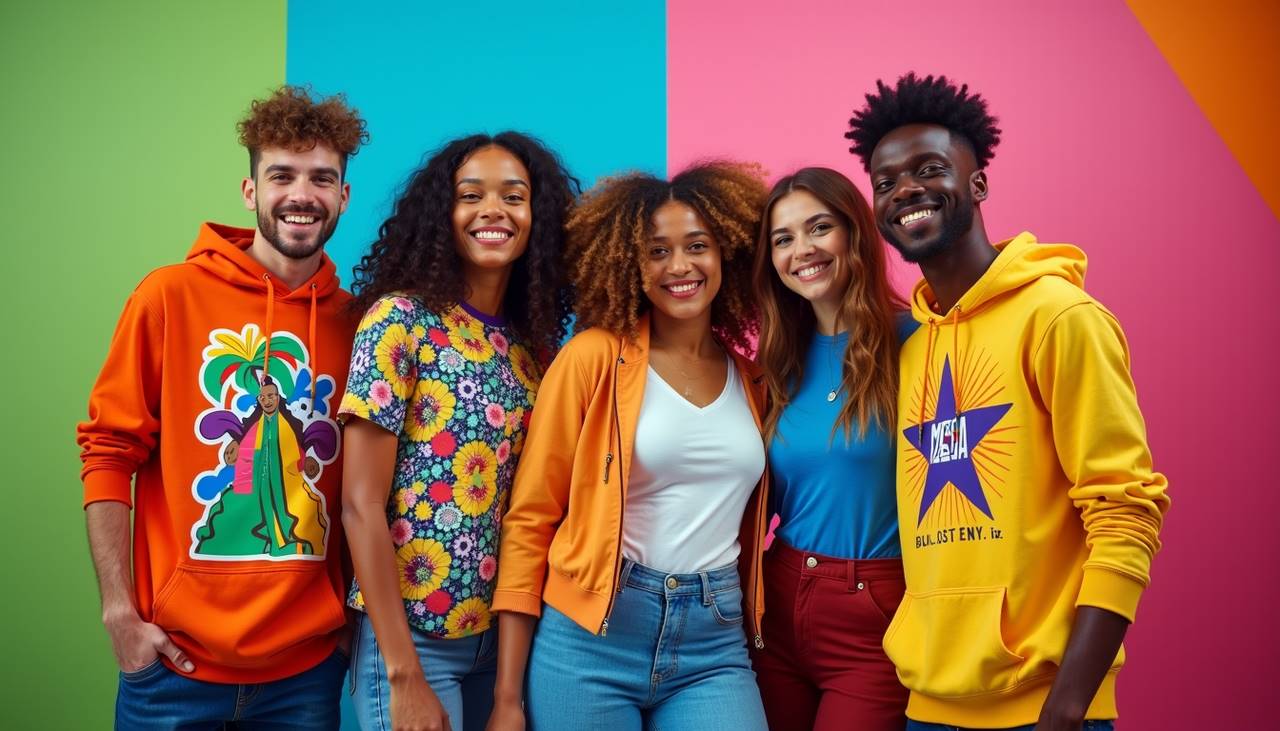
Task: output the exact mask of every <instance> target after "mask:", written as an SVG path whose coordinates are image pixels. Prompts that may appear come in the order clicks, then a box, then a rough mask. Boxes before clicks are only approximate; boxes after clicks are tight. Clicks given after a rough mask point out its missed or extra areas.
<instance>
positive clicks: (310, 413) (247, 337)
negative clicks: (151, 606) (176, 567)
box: [191, 325, 338, 560]
mask: <svg viewBox="0 0 1280 731" xmlns="http://www.w3.org/2000/svg"><path fill="white" fill-rule="evenodd" d="M228 333H229V331H225V330H224V331H218V332H215V333H214V334H213V336H212V339H213V341H214V345H211V346H210V347H209V348H206V350H205V365H204V367H203V368H202V378H201V382H202V385H203V386H205V389H204V390H205V394H206V396H214V394H217V396H216V399H217V401H216V403H218V404H219V406H221V404H222V403H223V399H224V398H228V397H230V398H229V400H230V401H231V408H230V409H226V408H214V409H210V410H208V411H205V412H204V413H203V414H201V415H200V418H199V419H198V420H197V423H196V433H197V436H199V438H200V440H201V441H203V442H204V443H206V444H220V445H222V451H221V458H222V460H221V461H222V463H223V464H222V465H220V466H219V467H217V468H215V469H214V470H213V471H212V472H206V473H202V474H201V475H199V476H197V478H196V480H195V482H194V483H193V485H192V490H193V493H194V494H195V496H196V498H197V499H198V500H200V501H201V502H204V503H206V504H207V505H208V508H207V509H206V511H205V514H204V517H203V518H202V519H201V520H200V521H199V522H198V523H197V524H196V525H195V526H194V527H193V529H192V547H191V554H192V556H193V557H198V558H205V559H208V558H223V559H227V560H245V559H252V558H259V559H261V558H269V559H276V560H280V559H286V558H304V557H305V558H312V559H315V558H322V557H323V556H324V551H325V546H326V544H327V538H328V533H329V517H328V513H327V511H326V509H325V508H326V506H325V499H324V496H323V494H321V493H320V491H319V490H317V489H316V488H315V486H314V483H315V480H316V479H317V478H318V477H319V476H320V473H321V471H322V469H323V464H325V463H328V462H331V461H333V459H334V457H336V456H337V453H338V429H337V426H336V425H335V424H334V423H333V422H332V421H330V420H329V419H327V418H324V414H325V413H326V412H327V411H328V404H327V403H325V401H324V399H322V398H321V394H323V395H324V396H328V395H331V394H332V393H333V380H332V379H331V378H329V377H327V376H325V377H322V378H321V379H320V380H319V381H317V383H316V399H315V401H316V408H314V409H309V410H304V409H302V408H301V403H300V402H301V401H303V400H305V397H306V395H307V388H306V387H307V386H309V385H310V381H311V379H310V372H309V371H308V370H306V369H304V368H302V367H301V366H302V365H303V364H304V363H305V362H306V351H305V349H304V348H303V346H302V344H301V343H300V342H299V341H298V340H297V338H295V337H293V336H292V335H290V334H288V333H281V332H275V333H272V337H271V341H270V345H271V355H270V359H269V361H270V363H269V365H270V370H269V371H267V369H265V368H264V365H265V364H264V362H263V358H264V356H265V355H266V345H267V343H266V339H265V338H262V337H260V336H259V335H258V332H257V328H256V327H254V326H252V325H249V326H246V327H245V331H244V332H243V333H242V334H240V335H239V336H238V337H236V336H234V335H229V334H228ZM264 371H267V372H268V373H269V375H265V376H264V375H263V374H264ZM215 389H216V390H215ZM286 394H288V397H286ZM210 400H214V399H213V398H211V399H210ZM291 404H292V405H295V406H298V407H299V408H298V409H297V410H298V411H299V412H302V413H303V416H302V417H300V416H299V415H298V414H296V413H294V412H292V411H290V409H289V408H288V407H289V406H290V405H291ZM246 410H247V411H248V413H247V414H246V415H244V416H241V415H240V414H241V413H243V411H246ZM304 418H306V419H307V422H309V423H304Z"/></svg>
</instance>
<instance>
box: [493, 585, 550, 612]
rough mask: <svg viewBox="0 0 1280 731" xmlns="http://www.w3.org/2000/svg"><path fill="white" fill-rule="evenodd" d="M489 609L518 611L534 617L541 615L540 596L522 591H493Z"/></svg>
mask: <svg viewBox="0 0 1280 731" xmlns="http://www.w3.org/2000/svg"><path fill="white" fill-rule="evenodd" d="M490 611H494V612H518V613H520V614H528V615H531V616H534V617H541V616H542V597H540V596H536V595H534V594H526V593H524V592H522V591H501V590H499V591H495V592H494V593H493V604H492V605H491V606H490Z"/></svg>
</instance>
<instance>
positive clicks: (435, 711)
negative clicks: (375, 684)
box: [391, 675, 452, 731]
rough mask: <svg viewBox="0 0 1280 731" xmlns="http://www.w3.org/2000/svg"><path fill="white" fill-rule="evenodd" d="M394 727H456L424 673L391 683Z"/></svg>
mask: <svg viewBox="0 0 1280 731" xmlns="http://www.w3.org/2000/svg"><path fill="white" fill-rule="evenodd" d="M391 728H392V729H393V731H452V727H451V726H450V725H449V714H447V713H445V710H444V706H442V705H440V699H439V698H437V697H436V694H435V692H434V691H432V690H431V686H430V685H428V684H427V680H426V678H423V677H422V676H421V675H418V676H415V677H412V678H409V679H406V680H404V681H402V682H394V681H393V682H392V683H391Z"/></svg>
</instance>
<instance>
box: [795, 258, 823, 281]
mask: <svg viewBox="0 0 1280 731" xmlns="http://www.w3.org/2000/svg"><path fill="white" fill-rule="evenodd" d="M826 268H827V264H826V262H823V263H821V264H813V265H811V266H807V267H805V268H804V269H801V270H800V271H798V272H796V276H797V277H801V278H804V277H812V276H813V275H815V274H817V273H818V272H820V271H822V270H823V269H826Z"/></svg>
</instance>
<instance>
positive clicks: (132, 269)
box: [0, 0, 1280, 729]
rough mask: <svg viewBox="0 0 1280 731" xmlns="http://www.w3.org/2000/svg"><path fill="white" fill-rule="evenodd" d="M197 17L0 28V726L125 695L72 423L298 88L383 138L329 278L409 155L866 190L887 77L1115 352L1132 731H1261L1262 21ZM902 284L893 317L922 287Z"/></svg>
mask: <svg viewBox="0 0 1280 731" xmlns="http://www.w3.org/2000/svg"><path fill="white" fill-rule="evenodd" d="M206 5H207V7H206V6H204V5H202V6H196V5H190V4H181V5H175V4H173V3H161V2H156V1H155V0H134V1H133V2H129V3H125V4H113V5H111V6H109V7H108V6H103V5H101V4H100V3H91V2H87V0H60V1H58V2H52V3H47V4H44V5H36V4H31V3H27V4H17V3H6V4H4V5H3V7H0V39H2V40H3V45H2V47H0V78H2V79H3V81H4V82H6V83H5V88H6V90H7V93H8V95H9V96H8V99H7V102H6V104H5V105H3V108H2V109H0V120H2V121H0V124H3V130H4V132H5V133H6V136H7V138H8V139H9V145H7V146H6V153H7V160H8V162H9V164H8V165H7V166H6V172H7V173H8V174H7V175H5V176H4V177H3V180H2V181H0V186H3V193H2V194H0V201H3V205H4V212H5V214H6V216H5V219H6V221H5V232H4V234H3V238H4V243H5V248H4V251H5V252H6V253H7V254H8V256H9V261H8V267H7V268H8V270H9V272H10V276H9V280H8V282H7V283H6V285H7V286H5V287H4V288H2V289H0V298H3V305H4V306H3V311H4V313H5V315H4V316H5V318H6V319H5V323H6V325H7V326H8V330H9V331H10V332H11V333H12V335H11V336H10V338H9V347H8V349H7V350H6V355H7V357H6V358H4V359H3V360H2V361H0V368H3V369H4V371H3V375H4V380H3V382H5V383H8V384H10V390H11V393H10V394H9V396H8V399H9V403H10V404H11V405H12V406H11V408H10V409H9V414H10V418H9V419H8V423H7V426H6V427H5V428H4V429H5V430H4V438H3V440H0V444H3V446H2V447H0V449H3V452H2V453H3V457H4V462H3V464H4V467H5V468H6V470H5V471H6V475H7V477H8V478H9V482H10V484H9V487H8V489H7V490H5V491H4V493H3V494H4V497H3V501H4V502H3V508H4V509H3V510H0V541H3V543H2V544H0V545H3V547H4V549H5V554H6V556H7V557H8V560H7V561H6V564H5V565H6V568H5V573H4V576H5V578H6V579H7V581H8V584H9V585H10V587H11V590H10V596H9V599H8V601H6V602H4V607H5V608H4V612H5V614H4V615H3V616H4V618H5V619H6V620H8V621H6V622H5V626H6V627H7V628H8V631H7V634H6V636H5V638H4V642H3V645H2V646H4V647H5V649H6V651H7V653H6V654H7V656H8V657H9V658H10V660H9V666H8V668H7V669H6V671H5V681H6V682H4V683H3V684H2V686H0V687H2V688H3V690H0V693H2V694H3V695H0V727H4V728H101V727H107V726H109V724H110V721H111V718H112V704H113V699H114V692H115V683H116V680H115V679H116V675H115V667H114V662H113V660H112V656H111V651H110V647H109V643H108V641H107V637H106V634H105V633H104V632H103V630H102V628H101V624H100V618H99V614H100V612H99V605H98V599H97V593H96V589H95V587H94V579H93V571H92V567H91V564H90V562H89V558H88V553H87V549H86V545H85V540H84V537H83V536H84V528H83V514H82V511H81V509H80V501H81V492H80V488H79V483H78V480H77V473H78V469H79V463H78V460H77V459H76V447H75V445H74V441H73V428H74V423H75V422H76V421H77V420H78V419H80V418H83V415H84V411H85V400H86V395H87V392H88V389H89V387H90V385H91V383H92V381H93V379H94V377H95V376H96V373H97V370H98V367H99V365H100V363H101V359H102V357H103V355H104V352H105V348H106V345H107V342H108V340H109V338H110V335H111V331H112V328H113V326H114V322H115V319H116V316H117V315H118V313H119V311H120V308H121V306H122V304H123V302H124V299H125V298H126V297H127V295H128V293H129V291H130V290H131V289H132V288H133V287H134V285H135V284H136V283H137V281H138V280H139V279H140V278H141V277H142V276H143V275H144V274H145V273H146V272H148V271H150V270H151V269H152V268H154V267H156V266H159V265H161V264H165V263H169V262H173V261H178V260H180V259H181V258H182V256H183V255H184V254H185V252H186V249H187V247H188V246H189V245H190V241H191V239H192V238H193V236H194V234H195V231H196V226H197V224H198V222H199V221H201V220H208V219H212V220H219V221H224V222H228V223H236V224H240V225H252V221H253V219H252V216H251V215H250V214H249V213H248V212H247V211H244V210H243V208H242V206H241V205H240V201H239V181H240V178H241V177H242V176H243V174H244V170H245V167H246V156H245V154H244V152H243V150H241V149H240V148H238V147H237V146H236V143H235V131H234V123H235V121H236V120H237V119H238V118H239V116H240V115H241V114H242V113H243V112H244V110H245V108H246V107H247V104H248V102H249V100H250V99H251V98H253V97H255V96H260V95H262V94H264V93H265V92H267V91H268V90H269V89H270V88H271V87H273V86H275V85H277V84H279V83H282V82H284V81H286V80H287V81H289V82H292V83H309V84H311V85H313V86H314V87H315V89H316V90H318V91H320V92H324V93H329V92H334V91H344V92H345V93H346V94H347V95H348V97H349V99H350V100H351V101H352V102H353V103H354V104H355V105H356V106H358V107H359V108H360V109H361V110H362V112H364V114H365V115H366V117H367V119H368V120H369V127H370V132H371V133H372V135H373V142H372V144H371V145H370V146H369V147H367V148H366V149H365V150H364V151H363V152H362V153H361V154H360V155H359V156H358V157H357V158H355V160H353V162H352V165H351V168H350V173H349V179H350V181H351V183H352V205H351V208H350V209H349V210H348V213H347V215H346V216H345V217H344V218H343V220H342V223H341V224H340V226H339V229H338V234H337V235H336V236H335V238H334V239H333V241H332V242H331V243H330V251H331V253H332V254H333V256H334V258H335V259H336V260H337V261H338V263H339V266H340V269H341V270H342V271H344V272H349V269H350V267H351V266H353V265H354V264H355V263H356V262H357V261H358V258H359V256H360V254H361V253H362V252H363V250H364V248H365V247H366V246H367V245H368V243H369V242H370V241H371V240H372V238H373V237H374V236H375V234H376V228H377V225H378V224H379V223H380V222H381V221H382V219H383V218H385V216H386V215H387V213H388V212H389V210H390V209H389V206H390V204H391V202H392V201H393V200H394V198H395V195H396V194H397V192H398V189H399V187H400V185H401V184H402V183H403V182H404V180H405V178H406V176H407V175H408V174H409V173H410V172H411V171H412V170H414V169H415V167H416V166H418V165H419V164H420V163H421V162H422V160H423V155H424V154H425V153H427V152H428V151H430V150H432V149H434V148H436V147H438V146H439V145H440V144H441V143H442V142H444V141H445V140H447V139H449V138H451V137H453V136H456V135H459V134H464V133H468V132H471V131H473V130H479V129H484V130H488V131H498V130H500V129H504V128H508V127H512V128H517V129H521V130H525V131H528V132H531V133H533V134H535V135H538V136H540V137H542V138H543V139H544V140H546V141H547V142H548V143H550V144H551V145H553V146H554V147H555V148H557V149H558V150H559V151H560V152H561V154H562V155H563V157H564V159H565V161H566V162H567V164H568V165H569V167H570V169H571V170H572V171H573V172H574V173H575V174H576V175H577V176H578V177H580V178H581V179H582V180H583V182H584V183H588V184H589V183H590V182H592V181H594V180H595V179H597V178H598V177H599V176H601V175H604V174H608V173H611V172H615V171H621V170H624V169H643V170H649V171H652V172H659V173H662V172H667V171H674V170H675V169H677V168H679V167H680V166H682V165H684V164H686V163H687V162H689V161H691V160H693V159H696V158H701V157H707V156H730V157H737V158H744V159H753V160H758V161H760V162H762V163H763V164H764V165H765V166H766V167H767V168H768V169H769V170H770V172H771V174H772V175H773V176H775V177H776V176H778V175H781V174H784V173H786V172H789V171H790V170H791V169H793V168H795V167H798V166H801V165H806V164H822V165H828V166H832V167H836V168H838V169H840V170H843V171H845V172H846V173H847V174H849V175H850V176H851V177H853V178H854V180H856V181H858V182H859V183H863V188H864V190H865V184H864V181H863V180H862V178H863V173H862V171H861V169H860V167H859V166H858V165H857V163H856V161H855V160H854V159H853V158H852V157H851V156H850V155H848V153H847V152H846V149H845V148H846V143H845V140H843V138H842V137H841V135H842V133H843V132H844V129H845V126H846V123H847V120H848V117H849V114H850V112H851V111H852V110H853V108H854V107H855V106H857V105H858V104H860V102H861V95H862V94H863V93H865V92H866V91H869V90H871V89H872V88H874V82H875V80H876V79H877V78H884V79H887V80H891V79H894V78H896V77H897V76H898V75H899V74H901V73H903V72H905V71H907V70H916V71H918V72H921V73H945V74H948V75H951V76H953V77H955V78H957V79H960V80H963V81H965V82H968V83H969V84H970V85H971V86H972V87H973V88H974V89H976V90H978V91H981V92H982V93H983V94H984V95H985V96H986V97H987V98H988V99H989V100H990V102H991V104H992V108H993V110H994V111H995V112H996V113H997V114H998V115H999V117H1000V118H1001V123H1002V126H1003V128H1004V130H1005V139H1004V142H1003V143H1002V145H1001V147H1000V149H999V151H998V154H997V157H996V160H995V162H994V163H993V164H992V166H991V168H990V171H989V173H990V179H991V185H992V198H991V200H990V201H989V202H988V203H987V204H986V206H985V209H984V213H985V216H986V219H987V221H988V225H989V227H990V232H991V234H992V235H993V236H995V237H1005V236H1009V235H1012V234H1014V233H1017V232H1018V231H1020V230H1023V229H1028V230H1031V231H1033V232H1035V233H1036V234H1037V235H1039V236H1040V237H1041V238H1042V239H1043V240H1056V241H1069V242H1072V243H1076V244H1079V245H1080V246H1082V247H1083V248H1084V249H1085V250H1086V252H1087V253H1088V254H1089V257H1090V271H1089V278H1088V282H1087V286H1088V288H1089V290H1090V291H1091V292H1092V293H1094V294H1095V295H1096V296H1098V297H1099V298H1100V299H1101V300H1102V301H1103V302H1104V303H1106V304H1107V305H1108V306H1109V307H1110V308H1111V309H1112V310H1114V311H1115V312H1116V314H1117V315H1118V316H1119V317H1120V318H1121V320H1122V322H1123V323H1124V324H1125V327H1126V330H1127V332H1128V335H1129V339H1130V344H1131V347H1132V352H1133V368H1134V374H1135V379H1136V381H1137V384H1138V389H1139V396H1140V399H1141V401H1142V404H1143V407H1144V410H1145V413H1146V417H1147V423H1148V428H1149V430H1150V436H1151V443H1152V448H1153V450H1154V453H1155V457H1156V460H1157V464H1158V466H1159V467H1160V468H1161V469H1162V470H1164V471H1165V472H1166V473H1167V474H1168V475H1169V477H1170V482H1171V485H1172V488H1171V489H1172V494H1173V498H1174V503H1173V509H1172V512H1171V513H1170V515H1169V519H1168V522H1167V523H1166V528H1165V531H1164V535H1163V539H1164V543H1165V546H1164V550H1163V551H1162V552H1161V554H1160V555H1159V556H1158V558H1157V560H1156V564H1155V570H1154V575H1153V581H1152V586H1151V588H1150V590H1149V591H1148V593H1147V595H1146V597H1145V598H1144V600H1143V604H1142V607H1141V608H1140V611H1139V617H1138V622H1137V624H1136V625H1135V626H1134V627H1133V629H1132V630H1131V632H1130V635H1129V642H1128V645H1129V650H1130V653H1129V665H1128V667H1127V668H1126V670H1125V671H1124V672H1123V673H1122V674H1121V681H1120V693H1121V699H1120V707H1121V714H1122V720H1121V724H1120V727H1121V728H1127V729H1149V728H1160V729H1193V728H1249V727H1256V726H1260V725H1263V723H1262V721H1263V718H1264V716H1263V714H1264V713H1267V712H1268V710H1269V704H1268V703H1267V701H1266V700H1265V699H1267V698H1269V697H1270V688H1269V687H1268V678H1269V674H1268V673H1267V672H1266V671H1265V668H1267V667H1269V663H1270V660H1271V658H1272V657H1273V656H1274V654H1275V653H1276V651H1277V650H1280V647H1278V646H1277V645H1278V644H1280V643H1277V635H1276V631H1275V629H1274V628H1273V626H1272V622H1271V621H1270V617H1269V612H1268V611H1267V609H1268V608H1269V607H1270V606H1273V605H1274V604H1275V603H1276V601H1277V599H1280V597H1278V596H1277V589H1276V588H1275V587H1276V586H1277V579H1280V560H1278V558H1280V557H1278V551H1277V549H1276V548H1275V545H1274V542H1273V541H1272V540H1271V536H1272V535H1273V534H1274V531H1273V530H1271V526H1270V521H1271V520H1272V518H1273V516H1275V515H1276V514H1277V510H1278V509H1280V497H1277V493H1276V491H1274V490H1272V489H1271V487H1270V479H1269V477H1268V474H1269V472H1268V471H1267V469H1266V468H1267V467H1268V466H1269V464H1270V461H1271V460H1270V459H1269V457H1268V455H1270V454H1271V443H1272V442H1274V441H1276V439H1277V438H1278V437H1280V429H1278V428H1277V427H1276V426H1274V423H1273V420H1272V419H1271V418H1270V417H1271V414H1272V413H1274V412H1276V410H1277V407H1278V406H1280V398H1277V395H1276V390H1275V389H1273V388H1272V387H1271V384H1270V379H1269V378H1268V377H1267V375H1266V374H1267V372H1268V366H1269V364H1270V362H1271V361H1273V360H1274V359H1275V355H1276V350H1275V345H1274V343H1273V339H1274V337H1273V336H1274V333H1276V332H1277V325H1280V322H1278V320H1280V315H1277V313H1276V310H1275V308H1274V307H1270V306H1269V304H1270V303H1269V302H1268V299H1269V298H1268V294H1269V291H1270V288H1271V286H1273V282H1274V278H1275V277H1274V272H1275V271H1276V269H1277V265H1278V264H1280V220H1277V212H1278V211H1280V189H1278V188H1277V187H1276V185H1275V179H1274V176H1273V175H1270V174H1269V171H1270V170H1271V169H1273V168H1274V167H1275V162H1276V157H1275V156H1276V154H1277V153H1276V149H1275V146H1274V145H1270V144H1268V143H1267V139H1268V132H1269V128H1267V127H1265V124H1266V120H1269V119H1271V118H1273V117H1274V116H1275V115H1274V114H1269V113H1267V111H1266V110H1268V109H1271V110H1274V104H1275V99H1277V98H1280V95H1278V94H1277V92H1280V88H1277V87H1278V86H1280V77H1278V76H1277V73H1276V71H1275V69H1277V68H1280V62H1278V61H1280V59H1278V58H1277V55H1280V51H1277V49H1280V22H1277V20H1278V19H1277V16H1276V10H1275V6H1274V4H1271V3H1263V2H1248V1H1246V0H1224V1H1223V2H1219V3H1215V4H1213V5H1212V8H1209V9H1206V8H1205V6H1203V4H1199V3H1192V2H1189V0H1177V1H1175V2H1161V3H1156V2H1148V1H1147V0H1130V2H1129V3H1128V4H1126V3H1123V2H1120V0H1085V1H1084V2H1078V1H1077V2H1067V1H1066V0H1042V1H1041V2H1037V3H1023V2H1016V1H1015V0H988V1H987V2H984V3H981V4H979V5H970V6H966V7H964V8H960V7H958V6H955V5H954V4H946V3H933V2H928V3H922V4H921V3H918V4H916V5H913V6H911V7H906V6H883V7H878V6H874V5H870V4H866V3H844V2H838V1H837V0H814V2H809V3H794V2H781V0H777V1H773V0H768V1H765V0H760V1H757V2H748V3H743V2H729V1H728V0H699V1H697V2H694V1H693V0H670V2H667V3H663V2H658V1H656V0H645V1H641V2H635V3H628V4H614V3H596V4H588V3H580V2H570V1H569V0H558V1H556V2H548V3H540V4H537V5H536V6H528V7H524V8H502V9H500V10H494V11H492V12H491V11H489V10H485V11H484V12H483V13H481V12H480V11H478V10H477V11H474V12H472V11H470V10H466V9H462V8H460V7H443V6H441V7H436V5H437V4H434V3H432V4H428V3H410V2H372V3H366V4H364V5H362V6H361V8H360V10H359V12H358V13H356V12H353V11H352V9H351V8H352V6H351V5H350V4H347V3H340V2H336V0H296V1H295V2H294V3H291V4H289V5H288V6H286V5H285V3H283V2H280V1H279V0H277V1H275V2H248V1H246V0H234V1H230V0H229V1H227V2H220V3H213V4H206ZM615 5H616V6H617V7H614V6H615ZM1267 105H1271V106H1267ZM892 258H893V259H894V261H895V262H896V263H895V270H894V274H895V281H897V282H898V283H899V284H900V285H901V286H904V287H905V286H907V285H908V284H909V283H910V281H911V280H912V279H913V278H914V277H915V276H916V273H915V272H914V271H913V270H912V269H911V268H909V267H907V266H905V265H902V264H901V263H900V262H897V259H896V255H895V256H893V257H892ZM347 278H348V281H349V277H347ZM346 711H347V714H348V715H347V718H346V719H345V724H344V728H355V725H354V723H353V721H352V719H351V718H350V717H349V712H350V709H349V707H348V708H347V709H346ZM1268 715H1269V714H1268Z"/></svg>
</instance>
